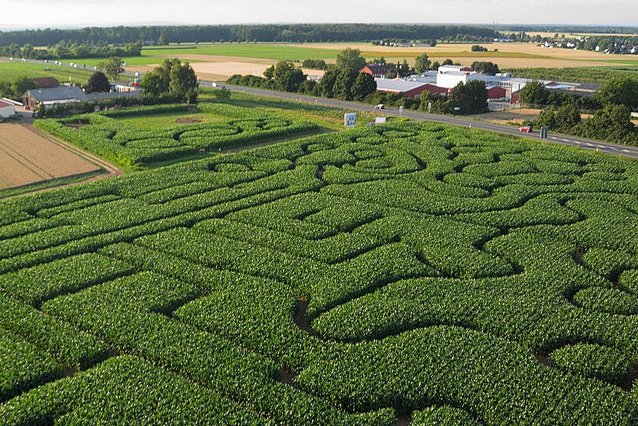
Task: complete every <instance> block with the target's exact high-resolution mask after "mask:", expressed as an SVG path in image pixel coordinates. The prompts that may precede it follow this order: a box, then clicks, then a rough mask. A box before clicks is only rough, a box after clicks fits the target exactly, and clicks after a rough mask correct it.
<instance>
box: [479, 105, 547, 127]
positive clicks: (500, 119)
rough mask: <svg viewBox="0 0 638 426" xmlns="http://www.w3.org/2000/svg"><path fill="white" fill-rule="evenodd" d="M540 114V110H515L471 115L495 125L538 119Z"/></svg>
mask: <svg viewBox="0 0 638 426" xmlns="http://www.w3.org/2000/svg"><path fill="white" fill-rule="evenodd" d="M540 112H541V110H540V109H533V108H515V109H509V110H507V111H495V112H488V113H485V114H478V115H473V116H472V117H473V118H478V119H479V120H483V121H489V122H490V123H495V124H510V123H521V122H523V121H525V120H534V119H536V118H537V117H538V114H539V113H540Z"/></svg>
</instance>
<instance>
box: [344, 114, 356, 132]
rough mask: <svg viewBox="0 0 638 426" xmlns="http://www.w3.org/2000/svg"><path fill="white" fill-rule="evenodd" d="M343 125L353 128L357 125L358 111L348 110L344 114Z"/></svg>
mask: <svg viewBox="0 0 638 426" xmlns="http://www.w3.org/2000/svg"><path fill="white" fill-rule="evenodd" d="M343 125H344V126H345V127H346V128H348V129H352V128H354V127H355V126H356V125H357V113H356V112H347V113H345V114H344V115H343Z"/></svg>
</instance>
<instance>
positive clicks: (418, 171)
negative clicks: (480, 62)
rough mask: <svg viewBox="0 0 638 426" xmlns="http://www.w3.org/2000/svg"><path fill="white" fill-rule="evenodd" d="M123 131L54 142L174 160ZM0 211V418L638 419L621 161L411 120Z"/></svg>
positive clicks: (268, 127)
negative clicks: (112, 146) (114, 146)
mask: <svg viewBox="0 0 638 426" xmlns="http://www.w3.org/2000/svg"><path fill="white" fill-rule="evenodd" d="M162 108H163V109H162V110H161V111H158V110H153V109H149V108H140V109H136V110H134V111H133V113H135V114H138V115H141V116H144V114H156V113H158V112H162V113H173V112H175V110H174V109H173V108H175V107H162ZM206 108H211V110H210V113H211V114H218V115H225V116H227V117H229V120H228V122H225V123H222V124H219V123H215V124H211V125H210V126H212V127H209V128H206V126H208V125H206V126H204V125H201V127H200V125H193V126H188V128H187V129H188V130H186V129H182V130H184V131H183V132H182V133H180V134H181V135H183V137H184V142H185V141H186V140H190V141H191V143H192V144H193V145H192V147H195V146H199V145H198V144H199V143H200V142H202V141H203V140H204V139H207V140H214V139H215V138H216V137H220V138H222V137H223V138H227V137H229V136H232V135H231V132H230V131H229V130H228V129H229V128H230V127H228V126H229V123H231V121H234V125H237V126H241V127H242V128H244V129H246V132H249V133H250V132H253V133H254V134H261V135H265V134H267V133H268V132H271V131H279V130H280V129H282V128H285V129H289V128H291V127H294V125H293V126H284V124H285V122H287V121H286V120H285V119H281V118H277V117H267V118H265V119H264V118H263V117H256V116H254V115H251V114H253V113H247V112H246V111H245V110H244V109H242V108H238V107H237V108H236V107H229V106H223V105H209V106H207V107H206ZM126 114H131V112H130V111H129V112H127V111H110V112H108V113H106V114H98V115H92V116H87V117H83V118H81V119H80V120H81V122H83V123H85V124H86V126H85V127H80V128H79V129H72V128H69V127H66V126H63V125H62V124H61V123H60V122H57V124H55V123H53V122H48V123H49V124H46V126H49V125H53V124H55V126H59V129H61V131H63V132H75V134H81V133H82V132H85V133H86V134H87V135H92V137H95V141H100V140H107V139H108V140H110V141H114V140H120V139H127V140H128V141H129V142H135V143H133V146H135V149H141V148H139V147H140V146H142V145H143V144H144V143H146V142H144V143H142V141H145V140H148V141H150V140H151V139H152V140H153V141H156V142H157V143H158V144H159V145H161V146H164V147H165V148H166V149H169V150H170V149H173V147H171V146H169V145H170V144H169V143H164V142H166V141H164V142H161V141H163V140H164V138H166V137H167V136H166V135H168V132H169V131H168V130H166V131H165V130H158V131H156V132H151V133H153V135H151V136H148V135H147V136H148V137H147V136H144V135H142V136H141V137H140V138H136V136H135V135H134V132H132V131H131V130H130V129H126V128H124V126H122V128H115V129H111V130H109V128H108V126H110V125H111V124H110V123H111V122H112V121H113V122H115V121H116V120H117V119H118V117H123V116H126ZM72 120H75V122H76V123H78V118H77V117H75V118H73V119H72ZM82 120H84V121H82ZM51 123H53V124H51ZM215 126H217V127H215ZM282 126H283V127H282ZM170 131H173V129H171V130H170ZM180 131H181V130H180ZM216 132H217V136H215V133H216ZM251 134H252V133H251ZM170 137H172V136H169V138H170ZM100 138H105V139H100ZM149 138H150V139H149ZM200 138H201V139H200ZM173 140H175V139H173ZM180 140H181V139H180ZM137 142H139V143H137ZM153 143H155V142H153ZM185 143H186V142H185ZM237 143H240V142H237ZM159 145H157V146H159ZM119 146H122V147H123V150H124V151H121V153H125V152H128V151H126V150H127V149H129V148H128V146H130V144H129V145H126V144H125V145H119ZM131 149H132V148H131ZM129 158H133V157H129ZM0 207H1V208H0V361H1V363H0V425H5V424H6V425H13V424H25V425H26V424H42V423H49V424H50V423H56V422H57V423H60V424H77V423H96V422H97V423H100V422H107V423H108V422H116V423H123V424H126V423H144V424H167V423H189V424H190V423H200V424H317V425H326V424H343V425H352V424H374V425H393V424H396V422H397V421H398V420H400V421H404V419H411V421H412V424H415V425H417V424H488V425H492V424H494V425H505V424H539V425H563V424H565V425H567V424H574V423H582V424H605V425H607V424H613V425H633V424H638V399H637V398H638V389H637V388H636V386H637V385H636V383H633V382H635V378H636V368H637V367H638V333H637V332H636V330H638V165H637V163H635V162H630V161H623V160H618V159H614V158H611V157H605V156H601V155H598V154H595V153H585V152H580V151H575V150H570V149H565V148H559V147H549V146H543V145H537V144H535V143H534V142H529V141H522V140H518V139H514V138H506V137H502V136H497V135H493V134H489V133H482V132H478V131H473V130H470V129H453V128H448V127H444V126H441V125H434V124H431V125H426V124H419V125H417V124H410V123H402V124H393V125H388V126H382V127H376V128H364V129H356V130H353V131H347V132H340V133H336V134H323V135H319V136H313V137H309V138H304V139H299V140H295V141H290V142H286V143H281V144H276V145H271V146H268V147H264V148H260V149H257V150H253V151H249V152H245V153H242V154H229V155H224V156H215V157H210V158H207V159H202V160H198V161H190V162H184V163H180V164H175V165H170V166H165V167H162V168H158V169H153V170H148V171H143V172H140V173H135V174H131V175H129V176H125V177H121V178H116V179H111V180H103V181H100V182H95V183H92V184H89V185H84V186H79V187H75V188H67V189H62V190H59V191H55V192H49V193H42V194H37V195H34V196H31V197H26V198H19V199H11V200H7V201H4V202H2V204H1V206H0Z"/></svg>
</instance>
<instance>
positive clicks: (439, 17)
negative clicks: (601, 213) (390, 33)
mask: <svg viewBox="0 0 638 426" xmlns="http://www.w3.org/2000/svg"><path fill="white" fill-rule="evenodd" d="M298 22H313V23H314V22H319V23H326V22H371V23H378V22H392V23H474V24H492V23H498V24H508V23H510V24H511V23H520V24H574V25H625V26H638V0H400V1H388V0H285V1H284V0H232V1H219V0H217V1H215V0H208V1H207V0H179V1H176V0H132V1H131V0H108V1H104V0H0V28H3V29H9V28H35V27H70V26H73V27H81V26H87V25H126V24H135V25H139V24H144V23H151V24H158V23H159V24H210V25H214V24H236V23H298Z"/></svg>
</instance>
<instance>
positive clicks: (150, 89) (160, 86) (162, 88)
mask: <svg viewBox="0 0 638 426" xmlns="http://www.w3.org/2000/svg"><path fill="white" fill-rule="evenodd" d="M140 85H141V86H142V88H143V89H144V95H148V96H154V97H159V96H161V95H162V94H164V93H166V92H168V83H166V82H165V81H164V79H163V78H162V76H161V75H160V74H159V73H158V72H155V71H151V72H148V73H146V74H144V77H142V82H141V83H140Z"/></svg>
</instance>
